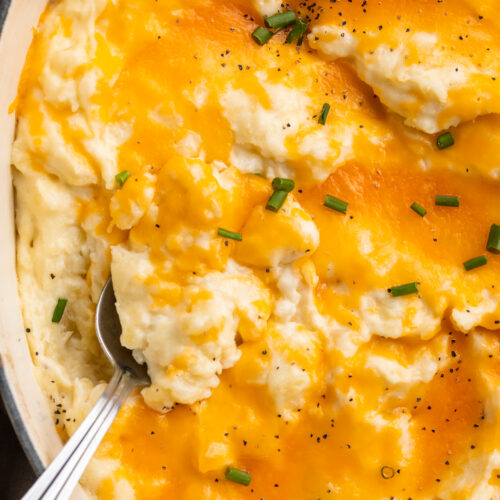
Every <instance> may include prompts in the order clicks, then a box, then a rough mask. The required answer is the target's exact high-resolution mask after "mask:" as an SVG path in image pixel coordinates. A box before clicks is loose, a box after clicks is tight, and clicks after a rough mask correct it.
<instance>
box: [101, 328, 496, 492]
mask: <svg viewBox="0 0 500 500" xmlns="http://www.w3.org/2000/svg"><path fill="white" fill-rule="evenodd" d="M442 335H446V336H448V338H449V343H448V345H449V349H450V350H453V351H454V352H455V353H456V357H455V358H454V361H453V363H451V364H450V365H449V367H447V369H446V370H443V371H442V372H438V373H436V374H435V376H434V378H433V379H432V380H431V381H430V382H429V383H428V384H422V385H420V386H418V387H415V389H414V390H413V391H412V392H411V394H409V395H408V397H407V398H406V399H405V400H403V401H401V400H398V399H391V398H389V399H387V404H386V407H385V408H384V410H385V412H387V415H390V414H392V413H394V412H396V413H400V414H407V415H408V416H409V417H410V418H411V420H412V426H413V427H412V431H411V432H412V435H413V436H414V439H415V446H416V448H417V453H416V455H415V458H414V459H412V460H410V461H408V462H407V461H406V460H405V459H406V457H404V456H402V455H401V453H400V452H399V449H398V448H397V447H395V446H394V442H397V440H398V439H399V438H400V433H399V431H396V430H394V429H385V430H383V431H382V432H376V431H375V430H374V428H373V427H372V426H371V425H367V423H366V422H364V421H363V419H362V418H360V415H359V413H360V412H359V406H358V405H359V404H362V405H364V406H365V408H364V409H366V408H369V407H370V406H373V407H375V406H376V404H377V403H376V401H377V400H378V398H381V397H384V394H387V393H388V392H390V391H392V389H393V388H392V387H387V386H384V385H380V384H378V383H373V378H372V375H371V374H370V372H368V371H366V370H364V369H363V368H362V360H363V357H364V355H365V354H366V352H371V353H373V352H377V353H383V352H384V351H385V352H387V351H393V350H398V351H399V352H400V354H401V355H402V356H404V357H407V356H410V357H411V352H412V350H415V349H418V347H419V346H418V345H415V344H412V343H406V342H401V341H397V342H395V341H388V340H377V341H374V342H373V343H371V344H370V345H367V346H366V349H365V352H364V353H360V354H359V355H358V356H357V357H356V359H353V360H350V361H349V362H348V371H346V373H345V374H344V376H343V377H338V378H337V380H336V384H338V388H341V389H347V388H349V387H352V388H355V389H358V390H360V391H361V392H362V393H363V399H364V400H363V401H362V402H360V401H355V402H352V403H351V404H348V405H346V406H345V407H343V408H342V409H341V410H340V411H335V410H334V407H335V402H336V398H335V395H334V393H333V391H332V390H325V392H319V393H318V394H317V398H316V399H315V400H314V401H312V402H311V406H310V407H309V408H302V409H300V410H302V412H303V413H304V415H303V416H302V417H301V418H300V420H299V421H298V423H289V422H287V421H284V420H283V419H282V418H281V415H279V414H276V412H275V411H274V408H273V404H272V402H271V401H269V397H268V396H267V394H266V393H265V392H264V391H262V390H258V389H256V388H255V386H252V385H251V384H248V383H247V382H245V376H246V374H247V373H248V372H249V371H251V370H252V369H255V368H254V365H256V364H257V365H258V364H259V363H260V362H261V361H262V358H263V357H265V356H266V354H264V352H265V347H266V346H265V345H247V344H243V346H242V359H241V360H240V363H239V364H238V366H237V367H235V368H233V369H231V370H229V371H228V372H226V373H225V374H224V375H223V377H222V380H221V384H220V386H219V387H218V388H217V389H216V390H215V391H214V393H213V395H212V396H211V398H209V399H208V400H206V401H204V402H202V403H200V404H197V405H193V406H191V407H183V406H179V407H177V408H176V409H175V410H173V411H172V412H170V413H169V414H167V415H160V414H158V413H155V412H153V411H151V410H150V409H149V408H148V407H146V406H145V405H144V404H143V403H142V402H141V401H140V400H136V401H134V402H132V403H131V404H130V405H129V406H127V407H126V408H125V409H124V410H122V412H121V413H120V416H119V418H118V421H117V422H116V423H115V424H114V426H113V429H112V431H111V433H110V435H109V436H107V437H106V440H105V443H104V445H103V446H102V447H101V449H100V452H99V456H101V457H110V458H118V459H119V460H120V461H121V464H122V473H123V475H124V476H125V477H127V478H128V479H129V480H130V481H131V482H132V484H133V485H134V487H135V489H136V491H137V492H138V496H139V497H140V498H147V499H156V498H158V499H159V498H165V497H172V498H179V499H192V498H266V499H267V498H276V499H278V498H297V499H302V498H330V497H331V498H335V496H340V497H341V498H360V497H364V498H385V497H390V496H395V497H396V498H410V497H411V498H419V496H420V495H424V494H425V495H430V496H432V491H433V490H434V489H435V488H436V487H437V486H439V482H440V481H445V480H447V479H448V478H449V477H450V474H452V473H453V472H452V471H454V470H456V469H457V468H460V467H461V466H463V463H464V462H463V460H464V456H465V455H466V454H468V453H469V452H470V451H471V448H472V450H473V454H474V455H475V456H477V457H479V456H481V454H483V453H485V452H487V450H488V449H489V446H490V444H491V440H494V439H496V438H498V424H497V423H491V422H488V421H486V420H485V418H484V405H483V403H482V402H481V398H482V394H483V390H484V389H483V388H482V387H481V382H480V381H479V379H478V378H477V375H476V372H477V366H478V365H477V363H478V362H479V360H477V359H474V357H473V356H471V354H470V349H471V346H470V339H468V338H466V337H464V336H463V335H462V334H456V333H454V332H452V331H449V332H448V331H445V332H443V333H442ZM452 342H453V343H452ZM498 347H499V346H498V341H497V353H498ZM481 369H483V370H486V371H487V372H489V373H493V372H494V371H495V370H496V372H497V375H496V376H497V377H498V362H497V361H496V360H494V359H492V358H490V359H487V361H484V360H482V361H481ZM368 385H369V386H370V390H369V391H367V390H366V388H367V386H368ZM298 410H299V409H298ZM228 455H229V456H230V457H231V458H232V463H233V464H234V465H235V466H237V467H240V468H242V469H245V470H248V471H250V472H251V474H252V483H251V485H250V487H248V488H245V487H242V486H240V485H235V484H232V483H230V482H228V481H226V480H225V479H224V465H225V460H226V457H227V456H228ZM405 462H406V463H405ZM402 464H404V465H402ZM383 466H388V467H391V468H393V469H394V471H395V475H394V477H393V478H391V479H384V478H383V477H382V476H381V468H382V467H383ZM494 479H495V478H494V477H492V480H494ZM438 480H439V481H438ZM113 491H114V490H113V488H112V485H111V484H107V485H106V484H104V485H103V487H102V490H101V495H102V498H105V499H106V498H113ZM464 494H465V496H464V498H466V495H467V493H466V491H464Z"/></svg>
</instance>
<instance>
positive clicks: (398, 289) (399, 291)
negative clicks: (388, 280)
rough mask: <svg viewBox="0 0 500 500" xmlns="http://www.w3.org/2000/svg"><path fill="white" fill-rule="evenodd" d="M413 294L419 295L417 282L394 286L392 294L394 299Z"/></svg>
mask: <svg viewBox="0 0 500 500" xmlns="http://www.w3.org/2000/svg"><path fill="white" fill-rule="evenodd" d="M411 293H418V288H417V283H416V282H413V283H406V284H405V285H399V286H393V287H392V288H391V294H392V296H393V297H402V296H403V295H410V294H411Z"/></svg>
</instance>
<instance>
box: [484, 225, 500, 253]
mask: <svg viewBox="0 0 500 500" xmlns="http://www.w3.org/2000/svg"><path fill="white" fill-rule="evenodd" d="M486 250H488V252H491V253H500V226H497V225H496V224H492V225H491V227H490V234H489V236H488V243H486Z"/></svg>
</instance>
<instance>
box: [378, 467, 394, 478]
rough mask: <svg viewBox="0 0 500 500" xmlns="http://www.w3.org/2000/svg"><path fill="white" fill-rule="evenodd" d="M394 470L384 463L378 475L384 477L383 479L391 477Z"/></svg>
mask: <svg viewBox="0 0 500 500" xmlns="http://www.w3.org/2000/svg"><path fill="white" fill-rule="evenodd" d="M395 473H396V472H395V471H394V469H393V468H392V467H389V466H388V465H384V466H383V467H382V468H381V469H380V475H381V476H382V477H383V478H384V479H392V478H393V477H394V474H395Z"/></svg>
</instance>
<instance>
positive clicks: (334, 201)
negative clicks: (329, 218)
mask: <svg viewBox="0 0 500 500" xmlns="http://www.w3.org/2000/svg"><path fill="white" fill-rule="evenodd" d="M323 205H324V206H325V207H327V208H331V209H332V210H336V211H337V212H342V213H343V214H345V213H346V212H347V207H348V206H349V203H347V202H346V201H342V200H339V199H338V198H335V196H331V195H329V194H327V195H326V196H325V201H324V202H323Z"/></svg>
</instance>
